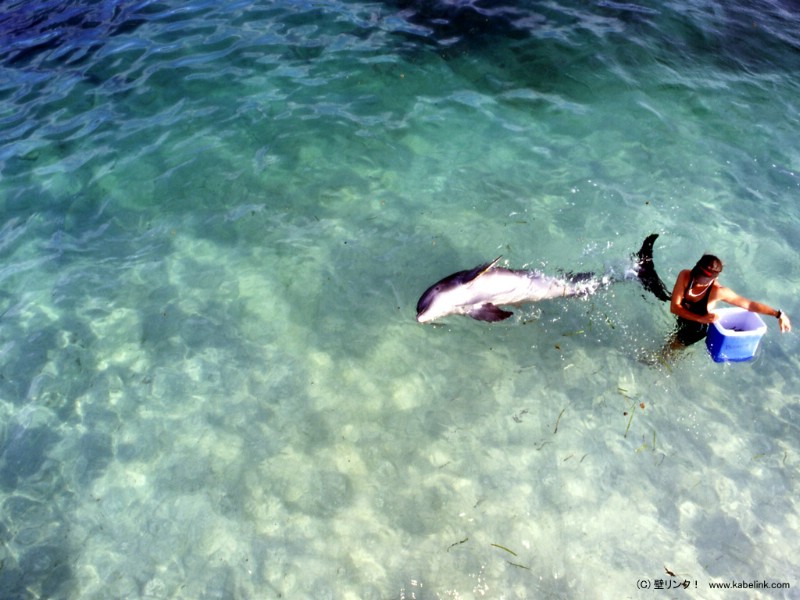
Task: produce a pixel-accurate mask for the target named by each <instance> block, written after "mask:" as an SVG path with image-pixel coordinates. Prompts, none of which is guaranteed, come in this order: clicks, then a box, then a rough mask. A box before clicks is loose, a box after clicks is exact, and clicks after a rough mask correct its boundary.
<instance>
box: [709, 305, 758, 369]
mask: <svg viewBox="0 0 800 600" xmlns="http://www.w3.org/2000/svg"><path fill="white" fill-rule="evenodd" d="M715 312H716V314H717V315H719V317H720V318H719V319H718V320H717V321H716V322H714V323H712V325H711V327H709V328H708V335H707V336H706V347H707V348H708V351H709V352H710V353H711V358H713V359H714V362H745V361H748V360H752V359H753V358H754V357H755V355H756V350H758V344H759V342H760V341H761V338H762V337H763V336H764V334H765V333H766V332H767V326H766V325H765V324H764V321H762V320H761V317H760V316H758V315H757V314H756V313H754V312H750V311H748V310H745V309H743V308H738V307H733V308H723V309H721V310H717V311H715Z"/></svg>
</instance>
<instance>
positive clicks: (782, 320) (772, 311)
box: [715, 286, 792, 332]
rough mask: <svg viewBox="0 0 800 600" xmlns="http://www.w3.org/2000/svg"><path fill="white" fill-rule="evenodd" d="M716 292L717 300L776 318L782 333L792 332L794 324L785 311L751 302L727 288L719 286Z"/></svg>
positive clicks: (761, 303)
mask: <svg viewBox="0 0 800 600" xmlns="http://www.w3.org/2000/svg"><path fill="white" fill-rule="evenodd" d="M715 291H716V294H715V296H716V297H715V300H721V301H722V302H727V303H728V304H732V305H733V306H738V307H739V308H743V309H745V310H749V311H750V312H755V313H759V314H762V315H768V316H770V317H775V318H777V319H778V327H779V328H780V330H781V331H782V332H786V331H791V330H792V322H791V321H790V320H789V317H788V315H786V314H784V313H783V311H781V310H778V309H777V308H772V307H771V306H769V305H768V304H764V303H763V302H756V301H755V300H750V299H749V298H745V297H744V296H740V295H739V294H737V293H736V292H734V291H733V290H732V289H730V288H726V287H725V286H718V288H717V290H715Z"/></svg>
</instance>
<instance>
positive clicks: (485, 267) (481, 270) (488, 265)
mask: <svg viewBox="0 0 800 600" xmlns="http://www.w3.org/2000/svg"><path fill="white" fill-rule="evenodd" d="M501 258H503V255H502V254H501V255H500V256H498V257H497V258H495V259H494V260H493V261H492V262H490V263H486V264H485V265H481V266H479V267H475V269H474V270H473V273H474V274H473V276H472V279H477V278H478V277H480V276H481V275H483V274H484V273H486V271H488V270H489V269H491V268H492V267H494V266H495V265H496V264H497V261H499V260H500V259H501Z"/></svg>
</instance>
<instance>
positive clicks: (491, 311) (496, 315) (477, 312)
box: [467, 302, 514, 323]
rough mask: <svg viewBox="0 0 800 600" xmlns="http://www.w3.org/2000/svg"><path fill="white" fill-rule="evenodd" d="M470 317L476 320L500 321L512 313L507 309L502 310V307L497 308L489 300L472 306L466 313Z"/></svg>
mask: <svg viewBox="0 0 800 600" xmlns="http://www.w3.org/2000/svg"><path fill="white" fill-rule="evenodd" d="M467 314H468V315H469V316H470V317H472V318H473V319H475V320H476V321H489V322H492V323H493V322H495V321H502V320H504V319H507V318H508V317H510V316H511V315H513V314H514V313H512V312H509V311H507V310H503V309H502V308H498V307H497V306H495V305H494V304H492V303H491V302H487V303H486V304H482V305H481V306H479V307H478V308H474V309H472V310H471V311H469V312H468V313H467Z"/></svg>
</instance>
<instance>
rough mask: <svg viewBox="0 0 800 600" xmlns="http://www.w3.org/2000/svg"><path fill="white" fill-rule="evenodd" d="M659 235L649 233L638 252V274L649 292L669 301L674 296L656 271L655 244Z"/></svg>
mask: <svg viewBox="0 0 800 600" xmlns="http://www.w3.org/2000/svg"><path fill="white" fill-rule="evenodd" d="M657 237H658V234H657V233H651V234H650V235H648V236H647V237H646V238H645V240H644V242H643V243H642V247H641V248H640V249H639V252H637V253H636V267H635V269H636V274H637V276H638V277H639V281H641V282H642V286H643V287H644V289H646V290H647V291H648V292H650V293H652V294H653V295H654V296H655V297H656V298H658V299H659V300H662V301H664V302H669V301H670V300H671V298H672V296H671V294H670V293H669V290H668V289H667V286H666V285H664V282H663V281H661V278H660V277H659V276H658V273H656V268H655V265H653V244H654V243H655V241H656V238H657Z"/></svg>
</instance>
